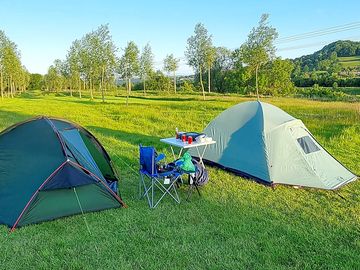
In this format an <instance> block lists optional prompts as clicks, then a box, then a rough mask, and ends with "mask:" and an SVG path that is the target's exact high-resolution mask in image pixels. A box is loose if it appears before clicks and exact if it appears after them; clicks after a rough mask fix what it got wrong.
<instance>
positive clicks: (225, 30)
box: [0, 0, 360, 74]
mask: <svg viewBox="0 0 360 270" xmlns="http://www.w3.org/2000/svg"><path fill="white" fill-rule="evenodd" d="M359 10H360V1H358V0H347V1H334V0H327V1H324V0H321V1H320V0H318V1H309V0H301V1H299V0H296V1H295V0H287V1H285V0H277V1H275V0H267V1H266V0H263V1H260V0H253V1H250V0H249V1H245V0H243V1H240V0H238V1H236V0H213V1H212V0H207V1H206V0H197V1H196V0H193V1H191V0H183V1H180V0H168V1H165V0H152V1H150V0H148V1H146V0H132V1H129V0H127V1H124V0H118V1H115V0H114V1H111V0H101V1H100V0H87V1H85V0H72V1H71V0H62V1H61V0H51V1H49V0H46V1H40V0H38V1H36V0H33V1H25V0H23V1H21V0H0V30H3V31H5V34H6V35H7V36H8V37H9V38H10V39H11V40H12V41H13V42H15V43H16V44H17V45H18V48H19V50H20V51H21V60H22V63H23V64H24V65H25V66H26V68H27V69H28V70H29V72H31V73H41V74H45V73H46V72H47V69H48V67H49V66H50V65H51V64H52V63H53V61H54V60H55V59H65V56H66V53H67V51H68V49H69V47H70V45H71V43H72V42H73V41H74V40H75V39H79V38H81V37H82V36H83V35H85V34H86V33H88V32H90V31H92V30H95V29H96V28H97V27H98V26H100V25H101V24H109V28H110V32H111V35H112V37H113V40H114V42H115V44H116V45H117V47H118V48H119V52H118V53H119V55H121V54H122V52H123V49H124V48H125V46H126V44H127V42H128V41H130V40H133V41H135V43H136V44H137V45H138V46H139V48H140V49H141V48H142V47H143V46H145V45H146V43H148V42H149V43H150V45H151V47H152V50H153V53H154V55H155V67H156V68H158V69H161V68H162V60H163V59H164V57H165V56H166V55H167V54H170V53H173V54H174V55H175V56H176V57H178V58H180V59H181V63H180V68H179V72H178V73H179V74H191V73H192V70H191V68H190V67H189V66H187V65H186V60H185V59H184V51H185V48H186V40H187V38H188V37H189V36H191V35H192V33H193V31H194V26H195V24H196V23H198V22H201V23H203V24H204V25H205V27H206V28H207V29H208V31H209V33H210V34H211V35H212V38H213V44H214V45H215V46H225V47H227V48H229V49H235V48H239V47H240V45H241V44H242V43H243V42H244V41H245V40H246V38H247V35H248V33H249V32H250V30H251V29H252V27H254V26H256V25H257V23H258V21H259V18H260V16H261V14H263V13H268V14H270V24H271V25H272V26H274V27H275V28H276V29H277V31H278V33H279V38H284V37H289V36H293V35H298V34H303V33H307V32H312V31H315V30H321V29H325V28H329V27H335V26H340V25H345V24H349V23H354V22H359V21H360V15H359V14H360V13H359ZM338 39H350V40H357V41H358V40H360V27H357V28H355V29H352V30H348V31H343V32H337V33H332V34H329V35H323V36H319V37H315V38H310V39H301V40H296V41H293V42H288V43H281V44H280V43H279V44H278V45H277V48H278V51H277V55H278V56H280V57H282V58H295V57H298V56H301V55H304V54H310V53H312V52H314V51H316V50H319V49H321V48H322V47H323V46H324V45H326V44H328V43H330V42H332V41H335V40H338Z"/></svg>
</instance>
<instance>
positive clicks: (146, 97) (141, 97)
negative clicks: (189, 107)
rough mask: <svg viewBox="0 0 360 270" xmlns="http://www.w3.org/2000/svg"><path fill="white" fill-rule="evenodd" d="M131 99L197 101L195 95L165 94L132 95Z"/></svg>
mask: <svg viewBox="0 0 360 270" xmlns="http://www.w3.org/2000/svg"><path fill="white" fill-rule="evenodd" d="M130 98H131V99H141V100H155V101H176V102H178V101H197V100H198V98H195V97H186V98H183V97H180V96H179V97H164V96H132V97H130Z"/></svg>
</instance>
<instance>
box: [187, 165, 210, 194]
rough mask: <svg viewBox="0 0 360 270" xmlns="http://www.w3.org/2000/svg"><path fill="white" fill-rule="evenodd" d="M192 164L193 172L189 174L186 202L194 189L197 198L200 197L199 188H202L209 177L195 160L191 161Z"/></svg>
mask: <svg viewBox="0 0 360 270" xmlns="http://www.w3.org/2000/svg"><path fill="white" fill-rule="evenodd" d="M192 163H193V164H194V167H195V171H193V172H189V173H188V175H189V192H188V196H187V200H189V199H190V196H191V194H192V192H193V190H194V189H196V191H197V193H198V194H199V196H201V193H200V190H199V187H201V186H204V185H206V184H207V183H208V181H209V175H208V172H207V170H206V168H205V167H203V166H202V164H201V163H200V162H199V161H197V160H196V159H194V158H193V159H192Z"/></svg>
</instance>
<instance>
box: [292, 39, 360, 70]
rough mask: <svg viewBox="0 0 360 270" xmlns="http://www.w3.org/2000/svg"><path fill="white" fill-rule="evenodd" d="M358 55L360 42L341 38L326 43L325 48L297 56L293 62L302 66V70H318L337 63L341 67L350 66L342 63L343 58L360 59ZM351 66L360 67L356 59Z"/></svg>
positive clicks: (359, 54)
mask: <svg viewBox="0 0 360 270" xmlns="http://www.w3.org/2000/svg"><path fill="white" fill-rule="evenodd" d="M358 56H360V42H358V41H351V40H339V41H335V42H333V43H330V44H328V45H326V46H325V47H324V48H322V49H321V50H319V51H317V52H314V53H313V54H309V55H304V56H301V57H298V58H295V59H294V60H293V62H294V63H295V65H296V66H299V67H300V68H301V71H304V72H307V71H318V70H324V68H327V67H329V66H330V65H334V64H336V63H339V64H340V66H339V67H340V68H341V67H348V66H347V65H342V62H343V61H342V60H343V59H344V58H345V57H348V58H349V59H358ZM351 57H352V58H351ZM350 66H351V67H352V68H358V67H360V65H358V62H356V61H355V62H353V65H350Z"/></svg>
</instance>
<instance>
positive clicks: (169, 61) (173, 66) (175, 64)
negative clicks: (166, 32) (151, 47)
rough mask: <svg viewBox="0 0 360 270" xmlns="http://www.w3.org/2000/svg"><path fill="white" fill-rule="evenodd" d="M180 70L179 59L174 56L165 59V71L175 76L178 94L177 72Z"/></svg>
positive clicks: (170, 55) (167, 56) (169, 55)
mask: <svg viewBox="0 0 360 270" xmlns="http://www.w3.org/2000/svg"><path fill="white" fill-rule="evenodd" d="M178 68H179V59H177V58H175V57H174V55H173V54H168V55H166V57H165V59H164V70H165V71H166V72H169V73H171V72H172V73H173V76H174V91H175V94H176V71H177V69H178Z"/></svg>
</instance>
